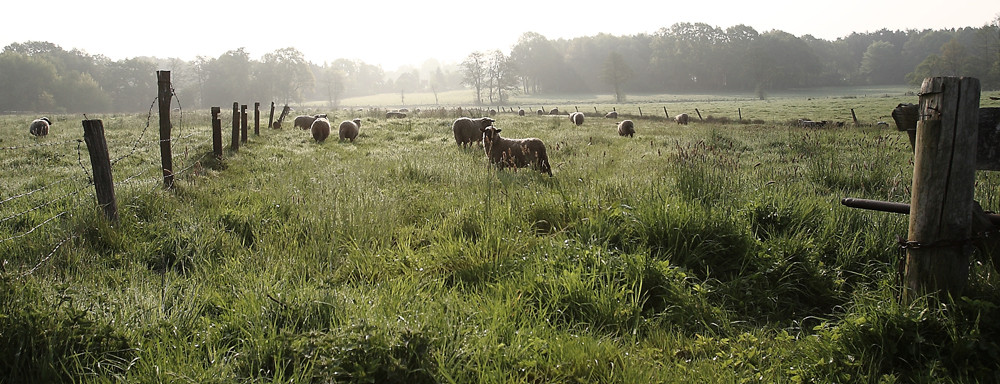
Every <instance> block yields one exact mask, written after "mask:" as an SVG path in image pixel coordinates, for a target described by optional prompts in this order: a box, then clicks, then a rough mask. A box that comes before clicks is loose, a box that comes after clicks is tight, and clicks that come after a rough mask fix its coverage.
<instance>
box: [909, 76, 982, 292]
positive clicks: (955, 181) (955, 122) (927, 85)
mask: <svg viewBox="0 0 1000 384" xmlns="http://www.w3.org/2000/svg"><path fill="white" fill-rule="evenodd" d="M979 97H980V85H979V80H978V79H975V78H970V77H934V78H927V79H924V82H923V85H922V86H921V87H920V104H919V107H920V120H919V121H918V126H917V132H916V136H917V138H916V148H915V152H914V165H913V187H912V191H913V192H912V201H911V204H910V207H911V209H910V211H911V212H910V223H909V233H908V235H907V242H906V270H905V280H904V291H903V300H904V301H906V302H912V301H913V300H914V299H916V298H918V297H920V296H923V295H925V294H932V293H934V294H937V295H938V296H937V297H938V298H946V297H947V295H952V296H958V295H961V293H962V290H963V289H964V288H965V285H966V283H967V281H968V279H969V254H970V253H971V251H972V244H971V239H970V237H971V236H972V218H973V215H972V212H973V211H972V207H973V191H974V187H975V171H976V142H977V136H978V132H977V131H978V120H979Z"/></svg>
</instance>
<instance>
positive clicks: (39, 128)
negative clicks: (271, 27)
mask: <svg viewBox="0 0 1000 384" xmlns="http://www.w3.org/2000/svg"><path fill="white" fill-rule="evenodd" d="M398 113H405V112H398ZM537 113H538V114H539V115H543V114H544V111H542V110H541V109H539V110H538V112H537ZM517 114H518V115H519V116H524V114H525V112H524V110H523V109H519V110H518V112H517ZM549 114H550V115H557V114H559V110H558V109H553V110H551V111H549ZM403 116H405V114H404V115H403ZM388 117H396V116H388V115H387V118H388ZM604 117H606V118H613V119H617V118H618V112H616V111H612V112H609V113H608V114H606V115H605V116H604ZM584 118H585V116H584V114H583V113H582V112H573V113H570V114H569V119H570V121H572V122H573V124H576V125H577V126H580V125H583V121H584ZM495 121H496V120H494V119H492V118H489V117H480V118H475V119H473V118H469V117H460V118H458V119H456V120H455V122H454V123H453V124H452V131H453V132H454V134H455V143H456V144H458V146H459V147H470V146H472V145H473V144H474V143H482V145H483V149H484V151H485V152H486V157H487V158H488V159H489V162H490V164H493V165H495V166H497V167H500V168H507V167H515V168H524V167H528V166H531V167H534V168H535V169H537V170H539V171H540V172H542V173H547V174H548V175H549V176H552V166H551V165H550V164H549V157H548V155H547V154H546V152H545V143H543V142H542V141H541V140H539V139H537V138H525V139H510V138H505V137H501V136H500V132H501V129H500V128H497V127H495V126H494V125H493V123H494V122H495ZM674 121H676V122H677V124H687V123H688V115H687V114H686V113H682V114H679V115H677V116H675V117H674ZM50 125H52V121H50V120H49V118H47V117H41V118H38V119H35V120H34V121H32V122H31V124H29V126H28V131H29V132H30V133H31V134H32V135H34V136H45V135H48V134H49V126H50ZM295 127H298V128H301V129H303V130H309V131H310V133H311V134H312V137H313V139H314V140H316V141H317V142H322V141H324V140H326V139H327V138H328V137H329V136H330V130H331V128H332V124H331V123H330V120H329V119H328V118H327V115H326V114H316V115H311V116H310V115H300V116H296V117H295ZM615 127H616V129H617V131H618V135H620V136H628V137H633V136H634V135H635V123H634V122H632V120H622V121H620V122H618V123H615ZM360 130H361V119H353V120H345V121H343V122H341V123H340V127H339V137H340V141H344V140H350V141H351V142H354V140H355V139H357V137H358V133H359V132H360Z"/></svg>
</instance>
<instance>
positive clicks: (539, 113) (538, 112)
mask: <svg viewBox="0 0 1000 384" xmlns="http://www.w3.org/2000/svg"><path fill="white" fill-rule="evenodd" d="M535 113H537V114H538V116H541V115H544V114H545V111H543V110H541V109H539V110H537V111H535Z"/></svg>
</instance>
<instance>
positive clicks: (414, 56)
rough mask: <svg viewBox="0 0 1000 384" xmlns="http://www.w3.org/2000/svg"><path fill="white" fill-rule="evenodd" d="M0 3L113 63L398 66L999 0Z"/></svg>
mask: <svg viewBox="0 0 1000 384" xmlns="http://www.w3.org/2000/svg"><path fill="white" fill-rule="evenodd" d="M5 3H6V4H4V5H3V6H0V12H2V13H3V14H4V16H6V17H5V18H4V19H5V20H4V21H3V22H0V45H2V46H6V45H8V44H11V43H15V42H16V43H23V42H25V41H48V42H51V43H54V44H56V45H59V46H61V47H62V48H64V49H66V50H70V49H73V48H77V49H80V50H83V51H86V52H87V53H90V54H101V55H105V56H108V57H110V58H111V59H113V60H120V59H125V58H131V57H136V56H157V57H163V58H167V57H178V58H181V59H184V60H192V59H194V58H195V57H197V56H205V57H218V56H220V55H221V54H223V53H225V52H226V51H228V50H231V49H236V48H240V47H245V48H246V50H247V52H248V53H249V54H250V56H251V57H252V58H253V59H258V58H260V56H261V55H263V54H265V53H268V52H272V51H274V50H276V49H280V48H286V47H295V48H297V49H298V50H299V51H301V52H302V53H303V54H304V55H305V57H306V59H307V60H309V61H312V62H314V63H318V64H321V63H323V62H324V61H333V60H335V59H338V58H347V59H359V60H362V61H364V62H366V63H369V64H376V65H381V66H382V67H383V69H385V70H387V71H394V70H396V69H397V68H398V67H399V66H400V65H413V66H415V67H419V66H420V65H421V64H422V63H423V62H424V61H426V60H427V59H429V58H435V59H438V60H439V61H441V62H443V63H457V62H460V61H462V59H464V58H465V57H466V56H467V55H468V54H469V53H471V52H474V51H484V52H485V51H490V50H494V49H500V50H502V51H504V52H509V51H510V48H511V47H512V46H513V45H514V44H516V43H517V40H518V38H520V36H521V35H522V34H523V33H524V32H529V31H530V32H537V33H540V34H541V35H543V36H545V37H546V38H549V39H553V40H554V39H559V38H573V37H581V36H593V35H597V34H599V33H607V34H611V35H616V36H621V35H635V34H640V33H648V34H652V33H654V32H656V31H657V30H658V29H660V28H663V27H670V26H671V25H673V24H674V23H678V22H691V23H699V22H700V23H706V24H709V25H712V26H716V27H721V28H723V29H725V28H727V27H730V26H733V25H738V24H745V25H747V26H750V27H752V28H754V29H756V30H757V31H758V32H766V31H769V30H772V29H779V30H782V31H785V32H788V33H791V34H793V35H796V36H802V35H807V34H809V35H813V36H815V37H817V38H821V39H827V40H835V39H836V38H838V37H845V36H847V35H849V34H850V33H851V32H871V31H877V30H879V29H882V28H888V29H890V30H905V29H945V28H961V27H980V26H983V25H985V24H988V23H990V22H992V20H994V19H995V18H996V17H997V16H998V15H1000V1H997V0H950V1H943V2H942V1H930V0H908V1H907V0H897V1H884V0H838V1H814V0H757V1H751V0H740V1H719V0H701V1H684V2H677V1H669V0H668V1H662V0H612V1H594V2H591V1H581V0H576V1H572V2H568V1H544V0H501V1H480V2H476V1H451V0H449V1H418V0H410V1H374V0H372V1H365V0H349V1H314V0H313V1H309V0H283V1H271V2H262V1H256V0H252V1H240V0H235V1H217V0H204V1H196V0H165V1H148V0H126V1H101V0H94V1H79V0H73V1H51V0H11V1H6V2H5Z"/></svg>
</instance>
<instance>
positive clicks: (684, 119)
mask: <svg viewBox="0 0 1000 384" xmlns="http://www.w3.org/2000/svg"><path fill="white" fill-rule="evenodd" d="M674 121H676V122H677V124H682V125H687V123H688V114H686V113H682V114H680V115H677V116H674Z"/></svg>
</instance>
